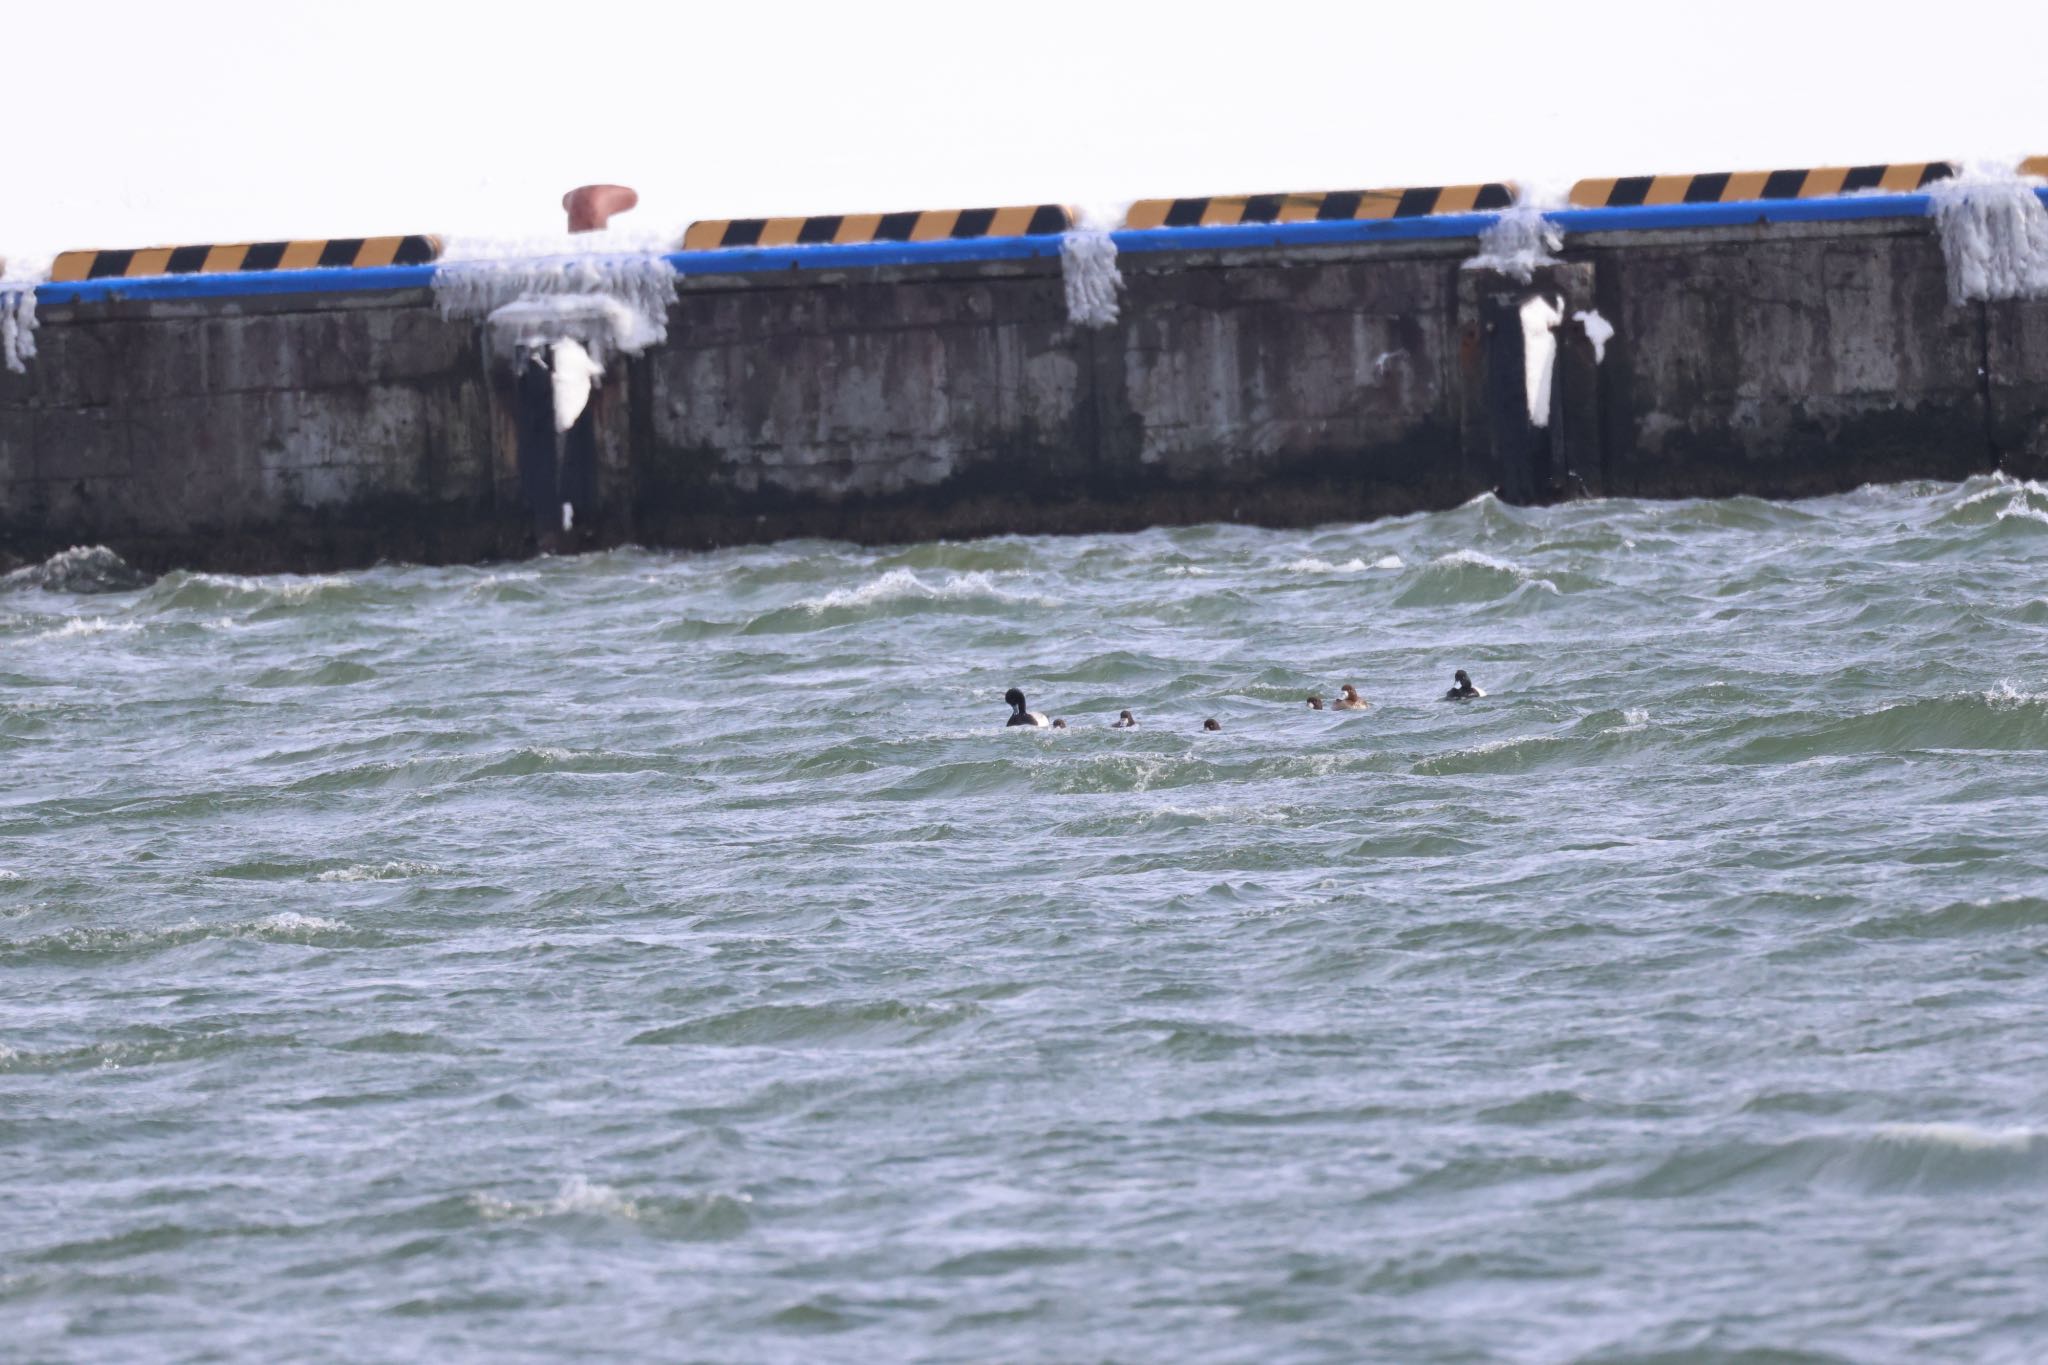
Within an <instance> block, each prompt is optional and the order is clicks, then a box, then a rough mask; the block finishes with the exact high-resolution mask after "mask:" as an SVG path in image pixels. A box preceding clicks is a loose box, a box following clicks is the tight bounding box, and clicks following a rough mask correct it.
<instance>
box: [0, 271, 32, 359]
mask: <svg viewBox="0 0 2048 1365" xmlns="http://www.w3.org/2000/svg"><path fill="white" fill-rule="evenodd" d="M35 354H36V287H35V284H34V283H33V282H31V281H27V280H0V364H5V365H6V366H7V368H8V369H10V370H12V371H14V372H15V373H16V374H27V373H28V362H29V361H30V360H32V359H34V358H35Z"/></svg>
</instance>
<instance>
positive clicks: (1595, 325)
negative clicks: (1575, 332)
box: [1572, 308, 1614, 365]
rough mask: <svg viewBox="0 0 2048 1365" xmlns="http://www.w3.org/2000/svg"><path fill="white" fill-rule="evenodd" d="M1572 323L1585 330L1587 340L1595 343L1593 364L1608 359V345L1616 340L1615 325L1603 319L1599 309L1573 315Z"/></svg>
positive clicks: (1582, 310)
mask: <svg viewBox="0 0 2048 1365" xmlns="http://www.w3.org/2000/svg"><path fill="white" fill-rule="evenodd" d="M1572 321H1573V322H1576V323H1578V324H1579V326H1580V327H1581V328H1583V329H1585V333H1586V340H1588V341H1590V342H1592V343H1593V363H1594V364H1595V365H1598V364H1599V363H1600V362H1601V361H1603V360H1605V359H1607V343H1608V342H1610V341H1612V340H1614V324H1613V323H1611V322H1609V321H1608V320H1607V319H1606V318H1603V317H1601V316H1600V310H1599V309H1597V308H1581V309H1580V310H1579V311H1578V312H1576V313H1574V314H1572Z"/></svg>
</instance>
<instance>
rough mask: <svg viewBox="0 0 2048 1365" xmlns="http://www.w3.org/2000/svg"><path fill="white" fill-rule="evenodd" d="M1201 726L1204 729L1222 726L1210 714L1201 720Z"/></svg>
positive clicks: (1216, 728) (1220, 727)
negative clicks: (1207, 717)
mask: <svg viewBox="0 0 2048 1365" xmlns="http://www.w3.org/2000/svg"><path fill="white" fill-rule="evenodd" d="M1202 728H1203V729H1204V730H1210V731H1215V730H1221V729H1222V728H1223V727H1222V726H1221V725H1219V724H1217V723H1216V717H1214V716H1211V717H1209V719H1207V720H1205V721H1203V722H1202Z"/></svg>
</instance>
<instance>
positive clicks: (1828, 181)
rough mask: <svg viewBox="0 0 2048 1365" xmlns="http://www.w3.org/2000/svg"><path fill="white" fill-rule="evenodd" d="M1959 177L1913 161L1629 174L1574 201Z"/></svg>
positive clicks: (1720, 197)
mask: <svg viewBox="0 0 2048 1365" xmlns="http://www.w3.org/2000/svg"><path fill="white" fill-rule="evenodd" d="M1954 174H1955V168H1954V167H1953V166H1951V165H1949V164H1948V162H1946V161H1908V162H1901V163H1898V164H1895V165H1883V166H1824V167H1820V168H1818V169H1813V170H1800V171H1715V172H1711V173H1709V174H1705V175H1630V176H1621V177H1619V178H1617V179H1611V180H1581V181H1580V182H1579V183H1578V184H1576V185H1574V186H1572V193H1571V202H1572V203H1573V204H1575V205H1577V206H1578V207H1580V208H1589V209H1619V208H1635V207H1637V206H1638V205H1645V204H1647V205H1663V204H1732V203H1738V202H1741V201H1743V200H1751V199H1825V198H1827V197H1828V196H1830V195H1836V194H1854V193H1855V192H1857V191H1858V190H1882V191H1885V192H1887V193H1892V194H1910V193H1912V192H1913V191H1914V190H1917V189H1920V188H1921V187H1922V186H1924V185H1926V184H1928V183H1929V182H1930V181H1934V180H1945V179H1947V178H1948V177H1949V176H1951V175H1954Z"/></svg>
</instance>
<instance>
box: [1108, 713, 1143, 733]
mask: <svg viewBox="0 0 2048 1365" xmlns="http://www.w3.org/2000/svg"><path fill="white" fill-rule="evenodd" d="M1109 728H1110V729H1112V730H1135V729H1137V728H1138V718H1137V717H1136V716H1134V715H1132V714H1131V713H1130V712H1128V711H1119V712H1117V713H1116V724H1114V725H1112V726H1110V727H1109Z"/></svg>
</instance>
